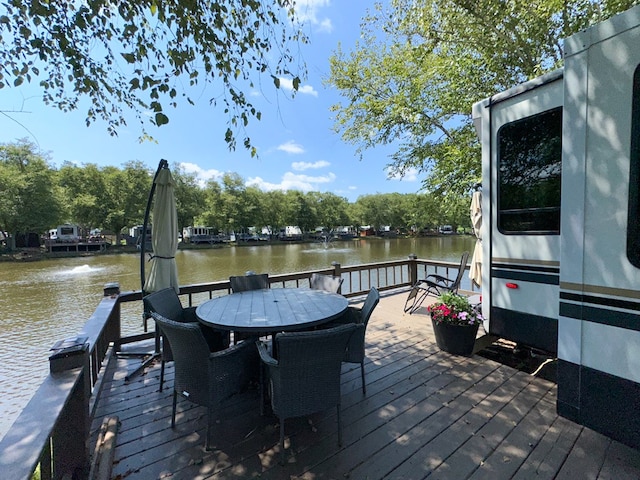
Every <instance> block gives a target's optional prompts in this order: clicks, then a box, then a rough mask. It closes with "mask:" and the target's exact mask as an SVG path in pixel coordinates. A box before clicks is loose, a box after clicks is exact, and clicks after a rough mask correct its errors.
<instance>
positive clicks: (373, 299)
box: [336, 287, 380, 395]
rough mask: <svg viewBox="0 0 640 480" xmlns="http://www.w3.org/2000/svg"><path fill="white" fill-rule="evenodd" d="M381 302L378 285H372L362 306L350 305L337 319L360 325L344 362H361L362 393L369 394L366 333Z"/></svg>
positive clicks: (350, 343) (349, 345)
mask: <svg viewBox="0 0 640 480" xmlns="http://www.w3.org/2000/svg"><path fill="white" fill-rule="evenodd" d="M378 303H380V292H378V289H377V288H376V287H371V289H370V290H369V293H368V294H367V298H366V299H365V301H364V304H363V305H362V307H360V308H358V307H349V308H348V309H347V311H346V313H345V314H344V315H343V316H342V317H340V318H339V319H338V320H336V323H353V324H355V325H358V326H359V327H360V328H358V329H357V330H356V331H355V332H354V334H353V335H352V336H351V339H350V340H349V343H348V344H347V351H346V353H345V356H344V359H343V362H346V363H359V364H360V376H361V378H362V394H363V395H366V394H367V386H366V383H365V381H364V359H365V342H364V340H365V338H364V337H365V333H366V330H367V325H368V324H369V319H370V318H371V314H372V313H373V310H374V309H375V308H376V306H377V305H378Z"/></svg>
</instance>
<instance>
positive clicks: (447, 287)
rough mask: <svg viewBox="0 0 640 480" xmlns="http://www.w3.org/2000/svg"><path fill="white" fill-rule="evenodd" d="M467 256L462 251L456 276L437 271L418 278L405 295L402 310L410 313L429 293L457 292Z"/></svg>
mask: <svg viewBox="0 0 640 480" xmlns="http://www.w3.org/2000/svg"><path fill="white" fill-rule="evenodd" d="M468 258H469V252H464V253H463V254H462V257H461V258H460V266H459V267H458V275H456V278H446V277H443V276H442V275H438V274H437V273H432V274H431V275H427V277H426V278H423V279H420V280H418V281H417V282H416V283H415V284H414V285H413V287H411V290H410V291H409V295H408V296H407V300H406V302H405V304H404V311H405V312H409V315H411V314H412V313H413V312H415V311H416V310H417V309H418V308H420V306H421V305H422V302H424V300H425V298H427V296H429V295H434V296H436V297H437V296H439V295H441V294H443V293H444V292H453V293H457V292H458V288H460V282H461V281H462V275H463V274H464V272H465V268H466V266H467V259H468Z"/></svg>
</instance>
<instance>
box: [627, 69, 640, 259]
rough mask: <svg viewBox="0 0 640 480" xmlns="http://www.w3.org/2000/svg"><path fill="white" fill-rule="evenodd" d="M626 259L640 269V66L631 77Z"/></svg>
mask: <svg viewBox="0 0 640 480" xmlns="http://www.w3.org/2000/svg"><path fill="white" fill-rule="evenodd" d="M630 160H631V165H630V169H629V216H628V222H627V223H628V225H627V257H628V258H629V261H630V262H631V263H632V264H633V265H635V266H636V267H638V268H640V192H639V191H640V65H639V66H638V67H636V72H635V74H634V76H633V106H632V110H631V157H630Z"/></svg>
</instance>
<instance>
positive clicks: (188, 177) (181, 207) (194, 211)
mask: <svg viewBox="0 0 640 480" xmlns="http://www.w3.org/2000/svg"><path fill="white" fill-rule="evenodd" d="M171 176H172V178H173V181H174V183H175V189H174V194H175V197H176V209H177V211H178V227H179V228H180V231H182V229H183V228H184V227H187V226H189V225H191V226H193V225H194V220H195V218H197V217H198V216H199V215H201V214H202V213H203V212H204V211H205V196H206V195H205V192H204V190H203V189H202V188H200V186H199V185H198V182H197V180H196V176H195V175H193V174H189V173H185V172H184V171H183V170H182V169H181V168H180V166H179V165H174V166H173V169H172V172H171Z"/></svg>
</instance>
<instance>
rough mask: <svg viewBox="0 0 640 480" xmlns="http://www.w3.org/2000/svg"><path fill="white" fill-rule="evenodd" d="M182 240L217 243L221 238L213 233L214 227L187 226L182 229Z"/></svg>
mask: <svg viewBox="0 0 640 480" xmlns="http://www.w3.org/2000/svg"><path fill="white" fill-rule="evenodd" d="M182 241H183V242H184V243H215V242H217V241H219V240H218V237H217V236H216V235H215V234H214V233H213V228H212V227H185V228H183V229H182Z"/></svg>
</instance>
